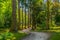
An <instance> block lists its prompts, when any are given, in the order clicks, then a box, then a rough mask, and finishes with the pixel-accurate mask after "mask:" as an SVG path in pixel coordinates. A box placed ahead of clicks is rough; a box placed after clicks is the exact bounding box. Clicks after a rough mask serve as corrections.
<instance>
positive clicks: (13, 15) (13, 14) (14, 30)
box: [10, 0, 17, 32]
mask: <svg viewBox="0 0 60 40" xmlns="http://www.w3.org/2000/svg"><path fill="white" fill-rule="evenodd" d="M10 32H17V19H16V0H12V25H11V28H10Z"/></svg>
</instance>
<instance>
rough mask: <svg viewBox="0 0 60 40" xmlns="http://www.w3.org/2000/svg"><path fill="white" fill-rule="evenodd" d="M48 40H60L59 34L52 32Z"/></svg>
mask: <svg viewBox="0 0 60 40" xmlns="http://www.w3.org/2000/svg"><path fill="white" fill-rule="evenodd" d="M50 40H60V32H53V33H52V36H51V38H50Z"/></svg>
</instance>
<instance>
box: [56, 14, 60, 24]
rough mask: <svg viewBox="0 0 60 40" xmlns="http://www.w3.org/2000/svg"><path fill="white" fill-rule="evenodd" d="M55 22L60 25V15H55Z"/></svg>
mask: <svg viewBox="0 0 60 40" xmlns="http://www.w3.org/2000/svg"><path fill="white" fill-rule="evenodd" d="M55 24H56V25H60V15H56V16H55Z"/></svg>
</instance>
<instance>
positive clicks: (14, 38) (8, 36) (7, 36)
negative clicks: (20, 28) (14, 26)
mask: <svg viewBox="0 0 60 40" xmlns="http://www.w3.org/2000/svg"><path fill="white" fill-rule="evenodd" d="M2 30H3V29H2ZM26 35H27V34H25V33H18V32H17V33H11V32H9V30H8V29H5V30H3V31H0V39H1V40H21V39H22V38H23V37H25V36H26ZM3 36H4V37H3Z"/></svg>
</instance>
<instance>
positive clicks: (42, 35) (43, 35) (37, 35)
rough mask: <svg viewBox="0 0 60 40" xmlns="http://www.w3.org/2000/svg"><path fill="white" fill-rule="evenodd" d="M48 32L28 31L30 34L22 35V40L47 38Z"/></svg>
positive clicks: (48, 36) (45, 39)
mask: <svg viewBox="0 0 60 40" xmlns="http://www.w3.org/2000/svg"><path fill="white" fill-rule="evenodd" d="M49 38H50V34H49V33H45V32H30V34H29V35H28V36H26V37H24V38H23V39H22V40H49Z"/></svg>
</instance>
